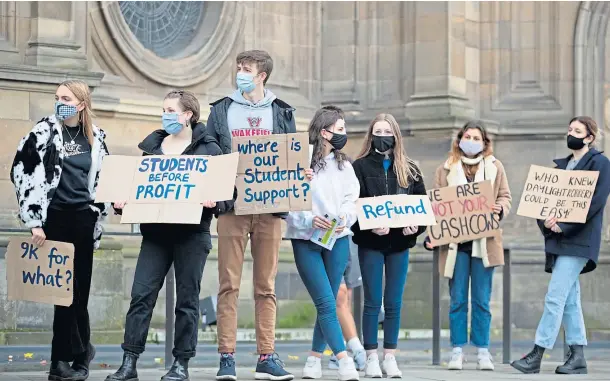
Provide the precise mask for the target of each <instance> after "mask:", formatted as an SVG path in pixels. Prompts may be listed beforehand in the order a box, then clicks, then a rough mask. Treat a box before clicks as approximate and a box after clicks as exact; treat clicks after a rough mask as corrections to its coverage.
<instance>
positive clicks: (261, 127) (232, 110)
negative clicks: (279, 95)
mask: <svg viewBox="0 0 610 381" xmlns="http://www.w3.org/2000/svg"><path fill="white" fill-rule="evenodd" d="M229 98H231V99H232V100H233V103H231V105H230V106H229V110H228V113H227V124H228V125H229V129H230V130H231V134H232V136H259V135H271V133H272V132H273V109H272V108H271V104H272V103H273V101H274V100H275V98H276V96H275V94H273V93H272V92H271V90H265V97H264V98H263V99H261V100H260V102H258V103H256V104H254V103H252V102H250V101H249V100H247V99H246V98H244V96H243V95H242V93H241V91H240V90H239V89H238V90H235V92H234V93H233V94H231V96H230V97H229Z"/></svg>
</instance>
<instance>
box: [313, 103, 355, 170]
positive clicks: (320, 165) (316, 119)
mask: <svg viewBox="0 0 610 381" xmlns="http://www.w3.org/2000/svg"><path fill="white" fill-rule="evenodd" d="M339 119H345V114H344V113H343V110H341V109H340V108H339V107H337V106H324V107H322V108H321V109H319V110H318V111H316V114H315V115H314V116H313V118H312V119H311V122H310V123H309V129H308V131H309V144H312V145H313V153H312V155H311V169H313V170H314V171H317V170H320V169H324V168H325V167H326V161H325V160H324V144H325V141H326V139H324V137H322V130H327V131H328V130H329V129H330V128H331V127H332V126H334V125H335V123H337V121H338V120H339ZM333 153H334V154H335V160H336V161H337V165H338V166H339V169H343V167H344V165H345V163H344V162H345V161H348V158H347V155H346V154H344V153H343V152H341V151H340V150H336V149H333Z"/></svg>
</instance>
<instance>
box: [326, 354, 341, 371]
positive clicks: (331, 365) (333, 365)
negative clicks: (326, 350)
mask: <svg viewBox="0 0 610 381" xmlns="http://www.w3.org/2000/svg"><path fill="white" fill-rule="evenodd" d="M328 369H332V370H337V369H339V360H337V356H335V355H334V354H333V355H332V356H330V360H328Z"/></svg>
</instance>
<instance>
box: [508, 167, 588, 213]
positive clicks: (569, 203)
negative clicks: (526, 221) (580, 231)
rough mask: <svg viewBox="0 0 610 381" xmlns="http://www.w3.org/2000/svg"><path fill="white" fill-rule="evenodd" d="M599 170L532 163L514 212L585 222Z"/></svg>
mask: <svg viewBox="0 0 610 381" xmlns="http://www.w3.org/2000/svg"><path fill="white" fill-rule="evenodd" d="M598 177H599V172H598V171H566V170H564V169H555V168H546V167H541V166H538V165H532V166H531V167H530V171H529V173H528V174H527V181H526V182H525V187H524V188H523V193H522V194H521V201H520V202H519V209H517V214H518V215H519V216H523V217H531V218H536V219H542V220H544V219H546V218H547V217H549V216H550V217H557V220H558V221H560V222H578V223H585V222H587V213H588V212H589V208H590V207H591V198H593V192H595V185H596V184H597V178H598Z"/></svg>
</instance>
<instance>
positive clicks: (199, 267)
mask: <svg viewBox="0 0 610 381" xmlns="http://www.w3.org/2000/svg"><path fill="white" fill-rule="evenodd" d="M164 238H165V239H163V240H161V239H159V240H152V239H149V238H143V240H142V246H141V248H140V256H139V257H138V264H137V265H136V272H135V276H134V280H133V286H132V288H131V304H130V306H129V311H128V312H127V318H126V322H125V338H124V343H123V344H122V345H121V348H123V350H126V351H130V352H133V353H136V354H140V353H142V352H144V348H145V345H146V338H147V336H148V329H149V327H150V319H151V318H152V313H153V309H154V307H155V304H156V303H157V296H158V295H159V290H161V287H162V286H163V281H164V280H165V275H166V274H167V272H168V271H169V269H170V267H171V265H172V263H173V264H174V270H175V273H176V293H177V298H176V309H175V313H176V327H175V332H176V335H175V337H174V350H173V351H172V353H173V355H174V357H177V358H191V357H195V351H196V348H197V328H198V323H199V291H200V288H201V277H202V276H203V268H204V266H205V261H206V259H207V257H208V254H209V250H208V249H207V245H206V244H205V242H206V240H207V241H209V233H193V234H190V235H187V236H182V237H176V236H174V237H164Z"/></svg>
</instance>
